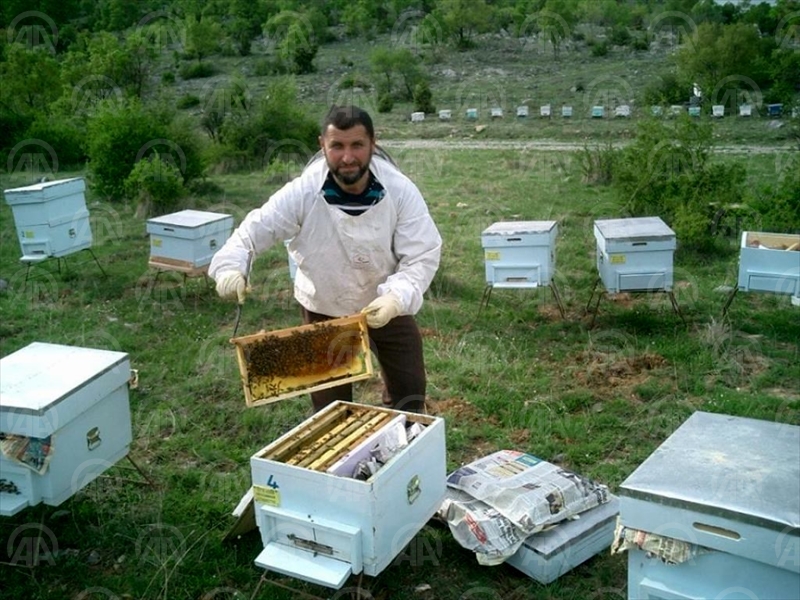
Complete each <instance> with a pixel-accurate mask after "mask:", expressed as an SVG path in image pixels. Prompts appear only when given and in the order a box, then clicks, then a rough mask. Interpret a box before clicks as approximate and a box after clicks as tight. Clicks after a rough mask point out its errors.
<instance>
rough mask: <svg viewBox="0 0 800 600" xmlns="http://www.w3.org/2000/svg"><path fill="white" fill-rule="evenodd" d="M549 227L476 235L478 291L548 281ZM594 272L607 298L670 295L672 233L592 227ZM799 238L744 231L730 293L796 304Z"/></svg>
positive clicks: (655, 228) (635, 224) (649, 221)
mask: <svg viewBox="0 0 800 600" xmlns="http://www.w3.org/2000/svg"><path fill="white" fill-rule="evenodd" d="M557 235H558V224H557V223H556V221H508V222H499V223H494V224H493V225H491V226H490V227H488V228H487V229H485V230H484V231H483V232H482V234H481V242H482V245H483V248H484V263H485V269H486V284H487V286H492V287H495V288H534V287H539V286H547V285H550V284H551V280H552V277H553V275H554V274H555V264H556V252H555V245H556V238H557ZM594 237H595V242H596V262H597V271H598V274H599V277H600V279H601V280H602V282H603V285H604V286H605V288H606V290H607V291H608V292H609V293H618V292H636V291H670V290H672V288H673V283H674V282H673V272H674V270H673V255H674V252H675V248H676V245H677V242H676V237H675V232H674V231H673V230H672V229H670V228H669V227H668V226H667V225H666V224H665V223H664V222H663V221H662V220H661V219H660V218H659V217H640V218H630V219H605V220H597V221H595V222H594ZM798 250H800V235H796V234H770V233H758V232H744V233H743V234H742V240H741V253H740V258H739V279H738V286H739V289H740V290H743V291H765V292H773V293H777V294H788V295H790V296H792V302H793V303H798V302H800V251H798Z"/></svg>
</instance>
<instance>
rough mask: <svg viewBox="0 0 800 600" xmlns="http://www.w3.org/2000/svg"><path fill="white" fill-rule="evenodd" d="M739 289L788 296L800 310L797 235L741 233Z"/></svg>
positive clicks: (799, 253)
mask: <svg viewBox="0 0 800 600" xmlns="http://www.w3.org/2000/svg"><path fill="white" fill-rule="evenodd" d="M790 248H791V250H790ZM739 289H740V290H742V291H746V292H750V291H756V292H772V293H775V294H788V295H790V296H791V297H792V303H793V304H796V305H798V306H800V235H798V234H779V233H764V232H760V231H744V232H742V241H741V248H740V253H739Z"/></svg>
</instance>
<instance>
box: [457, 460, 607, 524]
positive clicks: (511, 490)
mask: <svg viewBox="0 0 800 600" xmlns="http://www.w3.org/2000/svg"><path fill="white" fill-rule="evenodd" d="M447 485H448V486H450V487H452V488H455V489H458V490H461V491H463V492H466V493H467V494H469V495H470V496H472V497H473V498H475V499H477V500H481V501H483V502H485V503H486V504H488V505H489V506H491V507H492V508H494V509H495V510H497V512H499V513H500V514H501V515H503V516H504V517H506V518H507V519H508V520H509V521H511V523H513V524H514V525H515V526H516V527H517V528H518V529H520V530H521V531H522V533H523V537H527V536H529V535H531V534H533V533H536V532H538V531H541V530H542V529H543V528H544V527H546V526H548V525H551V524H553V523H557V522H559V521H563V520H564V519H567V518H570V517H572V516H574V515H576V514H578V513H581V512H584V511H586V510H589V509H590V508H594V507H595V506H598V505H600V504H603V503H605V502H608V499H609V492H608V487H607V486H605V485H602V484H599V483H596V482H594V481H592V480H591V479H587V478H586V477H582V476H581V475H578V474H577V473H573V472H572V471H569V470H567V469H563V468H561V467H559V466H557V465H554V464H552V463H549V462H546V461H543V460H541V459H539V458H536V457H535V456H532V455H530V454H525V453H524V452H517V451H513V450H501V451H499V452H495V453H494V454H490V455H489V456H486V457H484V458H481V459H478V460H476V461H475V462H473V463H470V464H469V465H466V466H464V467H461V468H460V469H458V470H456V471H454V472H453V473H452V474H451V475H450V476H449V477H448V478H447Z"/></svg>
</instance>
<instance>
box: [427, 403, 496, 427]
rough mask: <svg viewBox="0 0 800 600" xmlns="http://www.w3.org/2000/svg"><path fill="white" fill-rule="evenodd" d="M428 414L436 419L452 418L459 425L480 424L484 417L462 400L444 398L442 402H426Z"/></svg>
mask: <svg viewBox="0 0 800 600" xmlns="http://www.w3.org/2000/svg"><path fill="white" fill-rule="evenodd" d="M428 412H430V414H432V415H435V416H437V417H444V416H448V417H454V418H455V419H457V420H458V423H459V424H461V425H464V424H467V423H482V422H483V421H485V420H486V416H485V415H484V414H483V413H482V412H481V411H480V410H478V409H477V408H476V407H475V406H473V405H472V404H470V403H469V402H467V401H466V400H464V399H463V398H446V399H444V400H436V401H430V400H429V401H428Z"/></svg>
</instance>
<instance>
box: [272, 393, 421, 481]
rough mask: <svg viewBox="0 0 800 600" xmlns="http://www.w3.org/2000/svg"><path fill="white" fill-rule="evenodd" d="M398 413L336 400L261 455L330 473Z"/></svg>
mask: <svg viewBox="0 0 800 600" xmlns="http://www.w3.org/2000/svg"><path fill="white" fill-rule="evenodd" d="M397 415H398V412H397V411H395V410H392V409H388V408H383V407H378V406H369V405H362V404H354V403H350V402H336V403H335V404H334V405H333V406H331V407H329V408H327V409H326V410H325V411H323V412H321V413H318V414H317V415H314V416H313V417H311V418H310V419H309V420H308V421H306V423H304V424H303V426H302V427H300V428H299V429H298V430H297V431H295V432H294V433H293V434H291V435H287V436H285V437H284V438H283V439H281V440H279V441H278V442H276V443H274V444H272V445H271V446H270V447H269V448H267V449H265V451H264V452H263V453H262V454H261V455H259V458H264V459H269V460H274V461H276V462H280V463H285V464H289V465H294V466H297V467H302V468H305V469H309V470H312V471H320V472H326V470H327V469H328V468H329V467H330V466H331V465H333V464H335V463H336V462H337V461H338V460H339V459H340V458H341V457H343V456H344V455H345V454H347V453H348V452H349V451H350V450H352V449H353V448H355V447H356V446H358V445H359V444H360V443H361V442H363V441H364V440H366V439H367V438H368V437H369V436H370V435H372V434H373V433H374V432H376V431H378V430H380V429H381V428H382V427H385V426H386V425H388V424H389V423H390V422H391V421H392V419H393V418H394V417H395V416H397ZM406 416H407V418H408V421H409V422H418V423H420V424H421V425H423V426H424V427H426V426H428V425H430V424H431V423H432V422H433V418H432V417H429V416H427V415H420V414H410V413H409V414H407V415H406Z"/></svg>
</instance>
